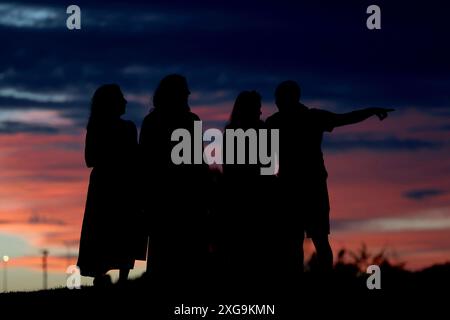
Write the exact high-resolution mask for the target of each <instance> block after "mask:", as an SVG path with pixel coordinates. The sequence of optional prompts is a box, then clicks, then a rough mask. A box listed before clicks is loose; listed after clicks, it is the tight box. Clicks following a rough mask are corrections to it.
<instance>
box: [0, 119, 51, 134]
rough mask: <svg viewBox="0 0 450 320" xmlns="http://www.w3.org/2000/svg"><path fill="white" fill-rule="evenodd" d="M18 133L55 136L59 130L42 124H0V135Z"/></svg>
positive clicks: (13, 122)
mask: <svg viewBox="0 0 450 320" xmlns="http://www.w3.org/2000/svg"><path fill="white" fill-rule="evenodd" d="M18 132H25V133H40V134H57V133H60V129H58V128H56V127H52V126H47V125H43V124H32V123H24V122H20V121H3V122H0V134H14V133H18Z"/></svg>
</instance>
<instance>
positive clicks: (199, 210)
mask: <svg viewBox="0 0 450 320" xmlns="http://www.w3.org/2000/svg"><path fill="white" fill-rule="evenodd" d="M189 94H190V91H189V88H188V84H187V81H186V78H185V77H183V76H181V75H177V74H172V75H168V76H166V77H164V78H163V79H162V80H161V82H160V83H159V85H158V87H157V88H156V90H155V93H154V95H153V105H154V108H153V109H152V110H151V111H150V113H149V114H148V115H147V116H146V117H145V119H144V121H143V124H142V129H141V134H140V141H139V143H140V147H141V154H142V159H143V179H144V182H143V185H144V194H145V195H146V197H145V198H146V199H145V204H144V206H145V211H146V214H147V216H148V227H149V239H150V242H149V244H150V245H149V259H148V261H147V270H148V271H149V272H150V274H153V275H154V276H155V277H156V278H159V279H164V280H168V281H174V282H177V283H180V282H183V281H186V280H188V279H189V278H192V279H194V278H195V277H196V276H199V275H200V274H201V273H202V271H201V269H202V268H203V267H204V266H205V259H206V255H207V249H208V247H207V241H206V239H205V230H204V229H205V226H204V224H205V219H206V213H207V208H206V204H205V199H204V195H205V191H204V189H205V188H207V184H206V179H207V176H208V167H207V166H206V165H205V164H203V162H202V164H194V141H193V137H194V121H199V120H200V118H199V117H198V116H197V115H196V114H194V113H192V112H191V111H190V108H189V105H188V97H189ZM176 129H186V130H188V131H189V133H190V134H191V137H192V140H191V146H192V149H191V164H187V163H186V164H185V163H182V164H178V165H177V164H174V162H173V161H172V158H171V152H172V149H173V147H174V146H175V145H176V144H178V143H179V142H178V141H172V139H171V136H172V133H173V132H174V130H176ZM200 139H201V137H200ZM200 144H202V141H200Z"/></svg>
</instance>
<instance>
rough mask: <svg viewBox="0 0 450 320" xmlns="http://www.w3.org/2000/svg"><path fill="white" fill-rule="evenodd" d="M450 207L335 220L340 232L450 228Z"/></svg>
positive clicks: (335, 226)
mask: <svg viewBox="0 0 450 320" xmlns="http://www.w3.org/2000/svg"><path fill="white" fill-rule="evenodd" d="M449 213H450V211H449V208H437V209H428V210H425V211H423V212H418V213H412V214H409V215H403V216H394V217H383V218H372V219H365V220H362V219H342V220H333V221H332V225H333V228H334V229H335V230H336V231H338V232H343V231H345V232H372V231H375V232H398V231H427V230H450V214H449Z"/></svg>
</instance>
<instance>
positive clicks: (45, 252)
mask: <svg viewBox="0 0 450 320" xmlns="http://www.w3.org/2000/svg"><path fill="white" fill-rule="evenodd" d="M47 257H48V250H46V249H45V250H42V271H43V279H42V280H43V287H44V290H47V284H48V282H47V281H48V275H47Z"/></svg>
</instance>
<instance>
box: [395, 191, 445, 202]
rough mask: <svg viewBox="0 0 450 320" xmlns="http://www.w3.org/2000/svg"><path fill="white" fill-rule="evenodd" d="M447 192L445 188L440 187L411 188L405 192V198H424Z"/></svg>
mask: <svg viewBox="0 0 450 320" xmlns="http://www.w3.org/2000/svg"><path fill="white" fill-rule="evenodd" d="M445 193H446V192H445V191H444V190H440V189H415V190H409V191H407V192H405V193H404V194H403V196H404V197H405V198H408V199H412V200H424V199H428V198H432V197H436V196H440V195H442V194H445Z"/></svg>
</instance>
